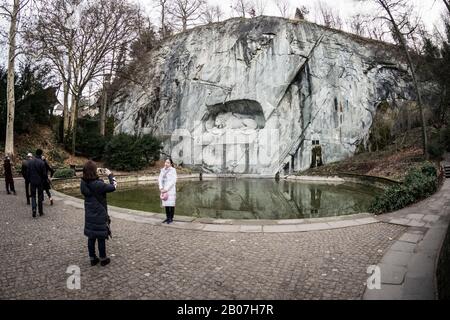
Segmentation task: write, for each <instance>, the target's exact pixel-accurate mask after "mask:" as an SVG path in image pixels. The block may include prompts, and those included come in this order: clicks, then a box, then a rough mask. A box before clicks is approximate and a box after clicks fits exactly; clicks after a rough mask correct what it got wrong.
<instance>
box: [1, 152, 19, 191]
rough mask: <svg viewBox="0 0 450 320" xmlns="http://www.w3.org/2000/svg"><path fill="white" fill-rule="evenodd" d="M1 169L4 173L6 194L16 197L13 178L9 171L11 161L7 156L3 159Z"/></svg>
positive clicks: (10, 170)
mask: <svg viewBox="0 0 450 320" xmlns="http://www.w3.org/2000/svg"><path fill="white" fill-rule="evenodd" d="M3 169H4V172H5V185H6V193H7V194H11V192H12V193H13V194H14V195H16V189H15V188H14V178H13V174H12V169H11V159H10V158H9V156H6V157H5V161H4V163H3Z"/></svg>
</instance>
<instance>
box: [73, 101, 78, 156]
mask: <svg viewBox="0 0 450 320" xmlns="http://www.w3.org/2000/svg"><path fill="white" fill-rule="evenodd" d="M78 102H79V98H78V95H75V94H74V95H73V96H72V119H71V120H72V155H74V156H75V145H76V139H77V120H78Z"/></svg>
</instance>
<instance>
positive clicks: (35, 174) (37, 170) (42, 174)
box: [27, 149, 47, 218]
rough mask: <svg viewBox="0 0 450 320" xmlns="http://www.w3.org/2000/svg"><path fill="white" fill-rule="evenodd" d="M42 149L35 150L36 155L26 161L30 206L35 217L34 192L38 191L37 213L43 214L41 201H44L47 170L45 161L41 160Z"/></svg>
mask: <svg viewBox="0 0 450 320" xmlns="http://www.w3.org/2000/svg"><path fill="white" fill-rule="evenodd" d="M42 153H43V152H42V150H41V149H38V150H36V157H34V159H33V160H30V162H28V168H27V176H28V181H30V185H31V207H32V210H33V218H34V217H36V192H37V193H38V204H37V207H38V210H39V215H40V216H42V215H44V210H43V206H42V202H43V201H44V187H43V184H44V179H47V170H46V168H45V163H44V161H42Z"/></svg>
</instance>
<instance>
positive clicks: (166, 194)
mask: <svg viewBox="0 0 450 320" xmlns="http://www.w3.org/2000/svg"><path fill="white" fill-rule="evenodd" d="M159 197H160V198H161V200H163V201H166V200H167V199H169V193H168V192H161V194H160V195H159Z"/></svg>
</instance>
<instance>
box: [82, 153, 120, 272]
mask: <svg viewBox="0 0 450 320" xmlns="http://www.w3.org/2000/svg"><path fill="white" fill-rule="evenodd" d="M99 174H105V175H107V176H108V180H109V183H105V182H104V181H103V180H102V179H100V178H99V176H98V175H99ZM116 188H117V182H116V179H115V178H114V176H113V174H112V172H111V171H110V170H108V169H97V165H96V164H95V162H93V161H91V160H89V161H88V162H86V164H85V165H84V167H83V177H82V179H81V184H80V190H81V193H82V194H83V196H84V211H85V224H84V235H85V236H87V237H88V251H89V258H90V261H91V266H95V265H96V264H98V263H99V262H100V265H102V266H106V265H107V264H109V263H110V262H111V260H110V258H108V257H107V256H106V240H107V239H108V238H109V237H110V236H111V230H110V228H109V223H110V218H109V215H108V206H107V201H106V194H107V193H109V192H114V191H116ZM96 242H97V243H98V251H99V257H100V258H98V257H97V255H96V252H95V243H96Z"/></svg>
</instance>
